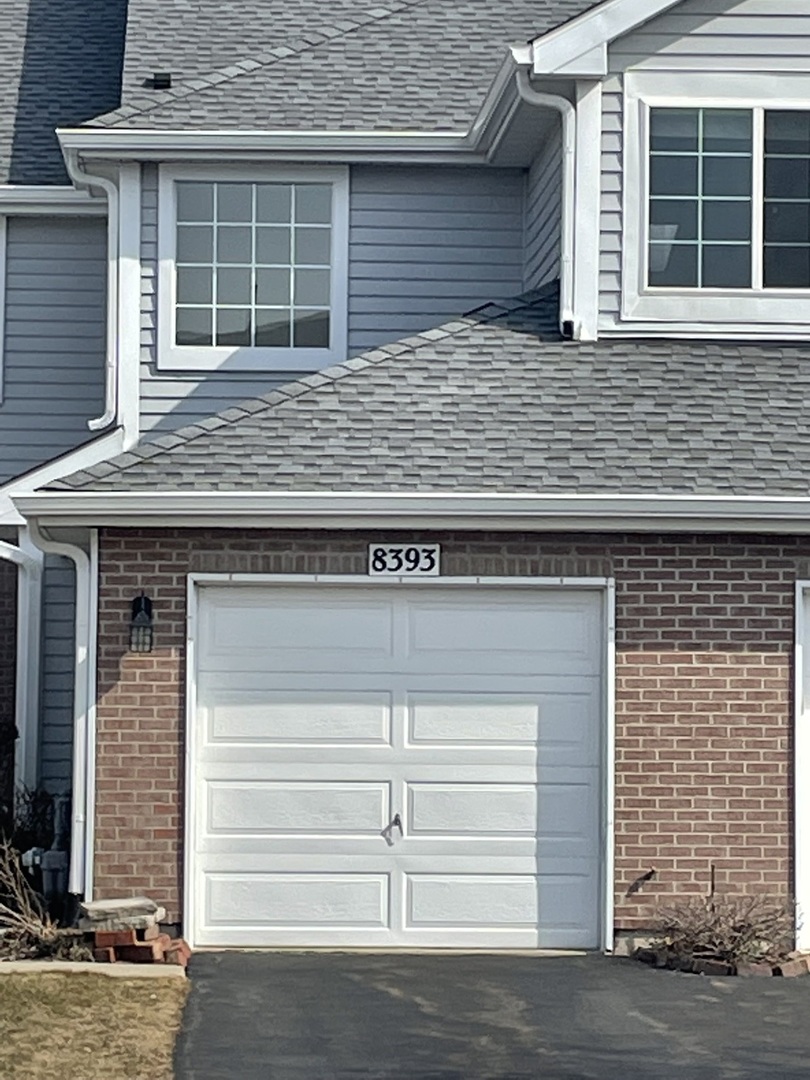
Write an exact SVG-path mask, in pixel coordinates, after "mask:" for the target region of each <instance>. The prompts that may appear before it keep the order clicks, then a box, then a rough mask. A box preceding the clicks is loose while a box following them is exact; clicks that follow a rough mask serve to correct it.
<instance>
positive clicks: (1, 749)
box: [0, 560, 17, 815]
mask: <svg viewBox="0 0 810 1080" xmlns="http://www.w3.org/2000/svg"><path fill="white" fill-rule="evenodd" d="M16 672H17V567H16V565H15V564H14V563H11V562H5V561H2V560H0V815H2V813H3V810H2V808H3V807H9V806H10V805H11V803H12V798H13V793H14V747H15V743H14V729H15V720H16V716H15V700H14V698H15V679H16Z"/></svg>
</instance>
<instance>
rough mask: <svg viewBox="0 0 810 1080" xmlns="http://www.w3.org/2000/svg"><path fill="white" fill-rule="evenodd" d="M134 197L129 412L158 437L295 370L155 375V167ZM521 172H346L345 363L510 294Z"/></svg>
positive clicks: (519, 267)
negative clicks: (136, 357)
mask: <svg viewBox="0 0 810 1080" xmlns="http://www.w3.org/2000/svg"><path fill="white" fill-rule="evenodd" d="M143 180H144V182H143V195H142V209H143V221H142V229H143V233H142V237H143V239H142V251H141V254H142V263H143V268H142V310H141V410H142V423H143V427H144V430H147V431H148V430H152V429H160V430H170V429H173V428H178V427H181V426H182V425H183V424H186V423H191V422H192V421H194V420H197V419H200V418H202V417H205V416H210V415H211V414H212V413H215V412H217V411H219V410H220V409H224V408H226V407H227V406H228V405H231V404H233V403H234V402H236V401H241V400H243V399H245V398H248V397H251V396H255V395H257V394H262V393H266V392H267V391H268V390H270V389H272V388H273V387H274V386H278V385H280V384H283V383H285V382H289V381H290V380H292V379H295V378H297V377H299V375H300V373H290V372H268V373H267V374H266V375H261V374H260V375H257V374H255V373H250V374H245V375H244V376H242V375H233V374H228V375H219V374H217V373H212V372H208V373H204V374H200V375H197V374H194V373H188V374H186V373H177V372H161V373H159V372H158V371H157V370H156V367H155V345H156V326H157V312H156V307H155V290H156V267H157V198H158V195H157V170H156V168H155V167H154V166H145V167H144V174H143ZM524 180H525V174H524V172H523V171H522V170H518V169H508V170H496V169H469V168H435V167H434V168H405V167H382V166H355V167H354V168H353V169H352V173H351V197H350V198H351V201H350V239H349V261H350V265H349V355H350V356H353V355H357V354H358V353H361V352H363V351H365V350H367V349H372V348H374V347H375V346H377V345H381V344H384V343H386V342H389V341H395V340H397V339H398V338H401V337H405V336H407V335H409V334H414V333H417V332H419V331H421V330H427V329H430V328H431V327H433V326H437V325H439V324H440V323H442V322H445V321H447V320H448V319H450V318H453V317H454V316H456V315H459V314H461V313H463V312H465V311H468V310H470V309H472V308H475V307H478V306H479V305H481V304H484V303H487V302H488V301H490V300H495V299H499V298H503V297H507V296H513V295H516V294H517V293H519V292H520V291H521V290H522V287H523V199H524Z"/></svg>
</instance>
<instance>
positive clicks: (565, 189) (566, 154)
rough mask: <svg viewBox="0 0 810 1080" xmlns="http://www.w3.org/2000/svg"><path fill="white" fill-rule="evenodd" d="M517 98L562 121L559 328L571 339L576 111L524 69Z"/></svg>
mask: <svg viewBox="0 0 810 1080" xmlns="http://www.w3.org/2000/svg"><path fill="white" fill-rule="evenodd" d="M515 83H516V84H517V90H518V95H519V97H520V99H521V100H522V101H525V102H526V104H527V105H533V106H536V107H537V108H543V109H555V110H556V111H557V112H558V113H559V114H560V117H561V119H562V141H563V166H562V169H563V175H562V229H561V240H560V246H561V251H560V328H561V330H562V335H563V337H565V338H572V337H573V336H574V236H575V233H574V198H575V188H576V145H577V111H576V108H575V107H574V106H573V105H572V104H571V102H570V101H569V100H568V99H567V98H564V97H562V96H561V95H559V94H546V93H543V92H541V91H540V90H535V89H534V87H533V86H532V84H531V80H530V78H529V72H528V69H527V68H525V67H519V68H518V69H517V71H516V72H515Z"/></svg>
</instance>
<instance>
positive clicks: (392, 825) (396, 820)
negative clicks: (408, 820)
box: [380, 814, 405, 847]
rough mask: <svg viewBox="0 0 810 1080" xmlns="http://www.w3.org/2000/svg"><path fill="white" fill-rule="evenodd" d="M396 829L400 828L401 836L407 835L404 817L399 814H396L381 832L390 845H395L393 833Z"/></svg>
mask: <svg viewBox="0 0 810 1080" xmlns="http://www.w3.org/2000/svg"><path fill="white" fill-rule="evenodd" d="M394 829H399V835H400V836H404V835H405V833H404V831H403V828H402V818H401V817H400V816H399V814H394V816H393V818H392V819H391V821H389V822H388V824H387V825H386V826H385V828H384V829H383V831H382V832H381V833H380V836H382V837H383V838H384V840H385V842H386V844H388V846H389V847H393V844H394V838H393V835H392V834H393V831H394Z"/></svg>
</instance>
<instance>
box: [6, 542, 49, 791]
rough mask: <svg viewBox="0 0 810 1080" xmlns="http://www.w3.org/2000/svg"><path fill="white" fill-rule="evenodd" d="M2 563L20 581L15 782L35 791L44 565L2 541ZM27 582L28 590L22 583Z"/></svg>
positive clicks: (18, 595) (15, 695) (15, 699)
mask: <svg viewBox="0 0 810 1080" xmlns="http://www.w3.org/2000/svg"><path fill="white" fill-rule="evenodd" d="M0 559H2V560H4V561H5V562H11V563H14V564H15V566H16V567H17V569H18V576H17V580H18V583H19V584H20V586H21V587H20V588H18V590H17V663H16V676H15V684H16V689H15V693H14V712H15V714H16V717H17V721H18V723H20V724H21V725H22V726H23V730H22V731H21V732H20V747H19V753H18V754H16V755H15V770H14V773H15V775H14V779H15V782H16V783H17V784H23V785H25V786H26V787H33V786H34V785H35V784H36V780H37V761H36V757H37V751H36V747H37V736H38V728H39V644H40V598H41V595H42V564H41V562H40V560H38V559H36V558H35V557H34V556H33V555H29V554H28V552H26V551H23V549H22V548H21V547H16V546H15V545H14V544H9V543H6V542H5V541H0ZM23 579H24V580H25V582H26V584H25V588H22V581H23Z"/></svg>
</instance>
